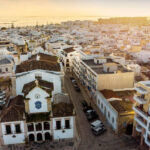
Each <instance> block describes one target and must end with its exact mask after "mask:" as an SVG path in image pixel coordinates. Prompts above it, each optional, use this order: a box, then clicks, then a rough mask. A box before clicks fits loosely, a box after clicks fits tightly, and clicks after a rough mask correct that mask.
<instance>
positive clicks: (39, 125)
mask: <svg viewBox="0 0 150 150" xmlns="http://www.w3.org/2000/svg"><path fill="white" fill-rule="evenodd" d="M40 130H42V124H41V123H37V124H36V131H40Z"/></svg>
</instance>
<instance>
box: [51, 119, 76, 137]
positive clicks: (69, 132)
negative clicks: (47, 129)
mask: <svg viewBox="0 0 150 150" xmlns="http://www.w3.org/2000/svg"><path fill="white" fill-rule="evenodd" d="M65 119H70V127H71V128H70V129H64V127H65ZM57 120H61V126H62V129H60V130H56V121H57ZM63 129H64V130H65V132H62V131H63ZM73 137H74V117H73V116H71V117H59V118H53V138H54V140H58V139H66V138H73Z"/></svg>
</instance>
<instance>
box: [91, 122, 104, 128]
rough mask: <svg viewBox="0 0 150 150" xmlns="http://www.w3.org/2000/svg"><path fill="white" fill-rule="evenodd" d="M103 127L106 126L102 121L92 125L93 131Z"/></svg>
mask: <svg viewBox="0 0 150 150" xmlns="http://www.w3.org/2000/svg"><path fill="white" fill-rule="evenodd" d="M103 126H104V125H103V123H102V121H100V120H96V121H94V122H92V123H91V128H92V129H96V128H99V127H103Z"/></svg>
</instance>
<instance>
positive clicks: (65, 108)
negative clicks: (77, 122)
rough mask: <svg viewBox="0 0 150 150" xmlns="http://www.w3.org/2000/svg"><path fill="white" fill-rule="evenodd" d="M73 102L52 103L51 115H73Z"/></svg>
mask: <svg viewBox="0 0 150 150" xmlns="http://www.w3.org/2000/svg"><path fill="white" fill-rule="evenodd" d="M73 109H74V107H73V104H72V103H64V102H60V103H57V104H53V105H52V111H53V117H66V116H73Z"/></svg>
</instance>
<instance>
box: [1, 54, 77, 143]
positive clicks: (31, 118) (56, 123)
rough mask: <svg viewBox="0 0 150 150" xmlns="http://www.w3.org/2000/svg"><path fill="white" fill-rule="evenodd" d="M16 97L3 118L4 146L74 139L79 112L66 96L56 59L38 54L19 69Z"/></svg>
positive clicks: (15, 78)
mask: <svg viewBox="0 0 150 150" xmlns="http://www.w3.org/2000/svg"><path fill="white" fill-rule="evenodd" d="M15 72H16V75H14V77H13V78H12V84H13V89H15V90H13V94H14V95H17V96H15V97H14V98H12V99H10V100H9V101H8V103H7V104H6V105H5V107H4V108H3V109H2V112H1V114H0V118H1V119H0V142H1V144H2V145H7V144H18V143H25V142H27V141H29V142H31V141H35V142H37V141H45V140H48V141H50V140H58V139H68V138H71V139H72V138H74V128H75V112H74V107H73V104H72V103H71V102H70V100H69V96H68V95H67V94H64V93H62V87H63V84H62V81H63V73H62V72H61V69H60V66H59V63H58V62H57V58H56V57H55V56H50V55H45V54H38V55H35V56H32V57H31V59H29V60H28V61H26V62H23V63H21V64H20V65H18V66H17V67H16V70H15Z"/></svg>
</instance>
